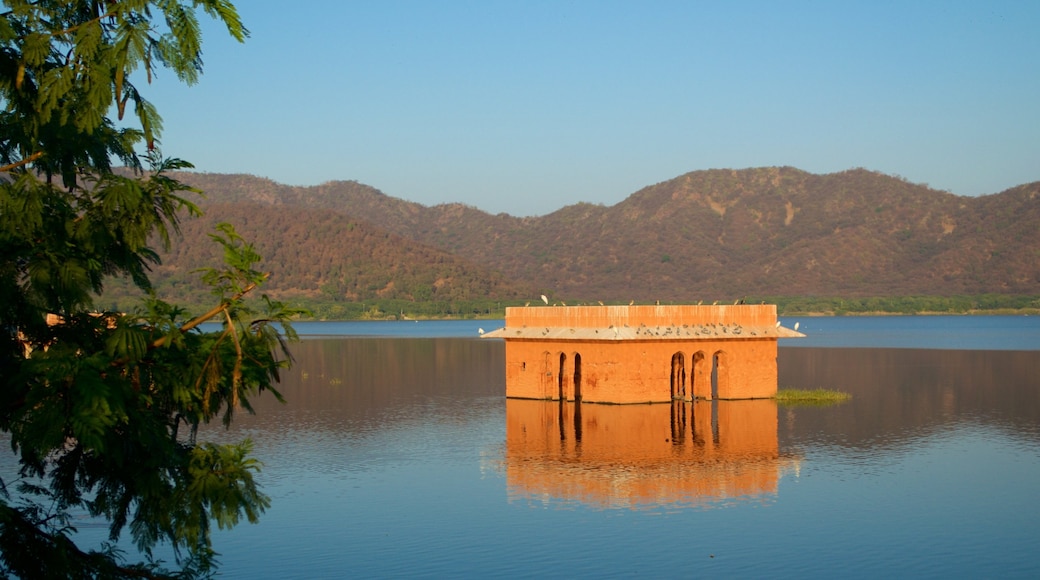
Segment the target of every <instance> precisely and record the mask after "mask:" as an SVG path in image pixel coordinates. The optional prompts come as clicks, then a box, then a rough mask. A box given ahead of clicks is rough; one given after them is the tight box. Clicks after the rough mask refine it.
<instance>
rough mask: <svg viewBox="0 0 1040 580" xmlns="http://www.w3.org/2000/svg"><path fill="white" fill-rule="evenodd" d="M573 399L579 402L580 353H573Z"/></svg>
mask: <svg viewBox="0 0 1040 580" xmlns="http://www.w3.org/2000/svg"><path fill="white" fill-rule="evenodd" d="M574 400H575V401H578V402H581V353H578V352H576V353H574Z"/></svg>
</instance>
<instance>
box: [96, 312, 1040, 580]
mask: <svg viewBox="0 0 1040 580" xmlns="http://www.w3.org/2000/svg"><path fill="white" fill-rule="evenodd" d="M795 322H798V323H799V325H800V329H801V330H802V331H804V332H806V333H808V334H809V335H810V337H809V338H807V339H803V340H802V341H801V342H799V341H791V340H785V341H783V342H782V344H781V349H780V355H779V384H780V385H779V386H780V387H781V388H786V387H798V388H818V387H823V388H833V389H840V390H844V391H848V392H850V393H852V395H853V399H852V400H851V401H850V402H848V403H846V404H842V405H838V406H832V407H822V408H821V407H784V406H780V407H778V406H777V405H776V404H775V402H773V401H729V402H727V401H721V402H716V403H714V404H712V403H697V404H688V403H687V404H681V405H671V406H670V405H639V406H603V405H583V406H580V407H578V406H575V405H573V404H570V405H564V406H561V405H559V404H558V403H551V402H550V403H547V402H536V401H512V400H510V401H507V400H505V399H504V396H503V393H504V389H505V387H504V376H503V375H504V370H503V369H504V346H503V343H502V342H500V341H497V340H480V339H477V338H476V336H477V331H478V328H480V327H483V328H484V329H486V330H491V329H493V328H497V327H499V326H501V321H479V322H436V323H428V322H419V323H414V322H395V323H315V324H300V325H299V326H298V329H299V330H300V331H301V333H302V334H303V335H304V336H305V339H304V340H303V341H302V342H301V343H298V344H296V345H295V348H294V352H295V354H296V360H297V364H296V366H295V367H294V369H293V370H292V371H291V372H289V373H288V374H287V376H286V380H285V382H284V384H283V386H282V392H283V393H284V395H285V396H286V398H287V399H288V404H285V405H280V404H278V403H276V402H275V401H273V400H271V399H261V400H260V401H258V404H257V409H258V413H257V415H255V416H246V415H242V416H240V417H239V418H238V419H237V420H236V424H235V426H234V427H233V429H232V430H231V431H230V432H224V431H221V430H214V431H212V432H211V433H210V438H214V439H228V440H238V439H241V438H244V437H248V438H250V439H252V440H253V442H254V445H255V454H256V456H257V457H258V458H259V459H261V460H262V461H263V463H264V470H263V472H262V473H261V474H260V476H259V480H260V482H261V483H262V485H263V488H264V490H265V492H266V493H267V494H268V495H270V496H271V498H272V507H271V508H270V509H269V510H268V512H267V513H266V514H264V516H263V517H262V519H261V521H260V523H259V524H256V525H248V524H243V525H240V526H238V527H236V528H234V529H233V530H231V531H230V532H219V533H217V534H216V538H215V547H216V549H217V550H218V551H220V552H221V553H222V557H221V561H222V564H223V565H222V576H223V577H227V578H321V577H352V578H376V577H379V578H382V577H400V576H405V577H445V576H447V577H491V576H502V577H575V576H581V577H596V576H612V577H616V576H622V577H626V576H631V577H634V576H640V577H664V576H666V575H667V576H680V577H691V576H707V577H774V576H776V577H798V578H805V577H809V578H832V577H835V576H843V577H853V578H875V577H878V576H882V575H886V576H896V577H973V578H974V577H1000V578H1036V577H1040V552H1038V540H1040V502H1038V501H1037V499H1036V494H1037V490H1038V489H1040V318H1038V317H901V318H893V317H885V318H826V319H821V318H804V319H784V323H785V324H786V325H787V326H793V325H794V323H795ZM839 347H840V348H839ZM84 533H85V534H89V533H95V534H99V535H100V534H103V533H104V532H103V530H101V529H97V530H91V529H86V530H85V531H84Z"/></svg>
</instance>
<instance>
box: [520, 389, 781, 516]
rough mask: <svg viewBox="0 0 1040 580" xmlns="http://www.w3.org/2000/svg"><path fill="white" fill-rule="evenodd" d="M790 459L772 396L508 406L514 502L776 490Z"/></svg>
mask: <svg viewBox="0 0 1040 580" xmlns="http://www.w3.org/2000/svg"><path fill="white" fill-rule="evenodd" d="M713 404H714V405H716V406H717V409H718V414H717V424H716V426H715V427H716V428H715V429H713V426H712V412H711V411H712V405H713ZM713 431H714V432H715V433H717V434H718V436H717V438H716V437H715V436H714V435H713ZM789 462H790V460H789V459H787V458H781V457H780V454H779V443H778V439H777V407H776V402H775V401H772V400H761V401H720V402H716V403H712V402H708V401H697V402H694V403H686V402H682V401H676V402H674V403H672V404H671V405H626V406H619V405H582V404H575V403H561V402H555V401H531V400H519V399H509V400H507V401H506V451H505V470H506V480H507V486H508V488H509V493H510V495H511V496H513V497H528V498H543V497H545V496H550V497H552V498H555V499H556V500H565V501H570V500H576V501H580V502H583V503H587V504H590V505H597V506H605V507H618V506H630V507H639V506H646V505H661V504H667V503H681V504H700V503H704V502H710V501H714V500H719V499H726V498H733V497H743V496H758V495H763V494H775V493H776V490H777V481H778V479H779V476H780V473H781V471H782V470H783V468H785V466H786V465H787V464H788V463H789Z"/></svg>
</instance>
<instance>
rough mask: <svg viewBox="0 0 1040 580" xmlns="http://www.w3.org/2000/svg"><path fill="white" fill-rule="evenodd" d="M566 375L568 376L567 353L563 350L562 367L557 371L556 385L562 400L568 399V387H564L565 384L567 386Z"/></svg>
mask: <svg viewBox="0 0 1040 580" xmlns="http://www.w3.org/2000/svg"><path fill="white" fill-rule="evenodd" d="M566 377H567V355H566V354H564V353H562V352H561V353H560V367H559V371H558V372H557V373H556V386H557V390H558V394H559V398H560V400H561V401H566V400H567V392H566V389H565V388H564V386H565V385H564V383H565V382H566V381H565V378H566Z"/></svg>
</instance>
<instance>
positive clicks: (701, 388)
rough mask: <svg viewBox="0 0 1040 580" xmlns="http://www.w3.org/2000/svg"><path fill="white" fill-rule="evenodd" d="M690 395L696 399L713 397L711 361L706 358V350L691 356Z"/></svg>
mask: <svg viewBox="0 0 1040 580" xmlns="http://www.w3.org/2000/svg"><path fill="white" fill-rule="evenodd" d="M690 367H691V368H690V395H691V397H692V398H694V399H710V398H711V363H709V362H708V361H706V360H705V356H704V351H700V350H699V351H697V352H695V353H693V356H692V357H690Z"/></svg>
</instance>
